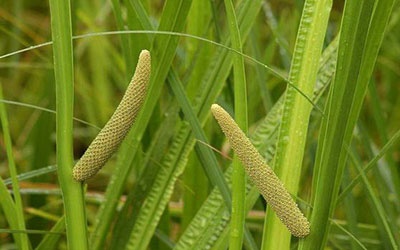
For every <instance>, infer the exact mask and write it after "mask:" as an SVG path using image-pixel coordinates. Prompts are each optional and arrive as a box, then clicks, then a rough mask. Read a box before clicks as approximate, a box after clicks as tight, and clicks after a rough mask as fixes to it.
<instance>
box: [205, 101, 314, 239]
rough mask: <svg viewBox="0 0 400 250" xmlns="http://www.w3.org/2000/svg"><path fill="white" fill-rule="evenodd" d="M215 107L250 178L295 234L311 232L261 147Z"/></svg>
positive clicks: (212, 107)
mask: <svg viewBox="0 0 400 250" xmlns="http://www.w3.org/2000/svg"><path fill="white" fill-rule="evenodd" d="M211 111H212V113H213V115H214V117H215V119H216V120H217V121H218V124H219V125H220V127H221V129H222V131H223V132H224V134H225V136H226V137H227V138H228V140H229V142H230V143H231V146H232V148H233V150H234V152H235V153H236V155H237V156H238V158H239V159H240V161H241V162H242V164H243V166H244V168H245V170H246V172H247V174H248V175H249V177H250V179H251V180H252V181H253V183H254V184H255V185H256V187H257V188H258V190H259V191H260V193H261V195H262V196H263V197H264V199H265V200H266V201H267V202H268V204H269V205H270V206H271V208H272V209H273V210H274V211H275V213H276V215H277V216H278V217H279V219H280V220H281V221H282V222H283V224H285V225H286V227H287V228H288V229H289V231H290V232H291V233H292V234H293V235H294V236H296V237H305V236H307V235H308V234H309V233H310V223H309V222H308V220H307V218H306V217H305V216H304V215H303V214H302V212H301V211H300V209H299V208H298V206H297V204H296V203H295V202H294V200H293V199H292V197H291V196H290V194H289V192H288V191H287V190H286V188H285V187H284V186H283V183H282V182H281V181H280V180H279V178H278V177H277V176H276V175H275V173H274V172H273V171H272V169H271V168H270V167H269V166H268V165H267V163H266V162H265V160H264V159H263V158H262V156H261V155H260V153H258V151H257V149H256V148H255V147H254V146H253V144H251V142H250V140H249V139H248V138H247V137H246V135H245V134H244V133H243V131H242V130H241V129H240V128H239V126H238V125H237V124H236V122H235V121H234V120H233V119H232V117H231V116H230V115H229V114H228V113H227V112H226V111H225V110H224V109H223V108H221V107H220V106H219V105H217V104H213V105H212V106H211Z"/></svg>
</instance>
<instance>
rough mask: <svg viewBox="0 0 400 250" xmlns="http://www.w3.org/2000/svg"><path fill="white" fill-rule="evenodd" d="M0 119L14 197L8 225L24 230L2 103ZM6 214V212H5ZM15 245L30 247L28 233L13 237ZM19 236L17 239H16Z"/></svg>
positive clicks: (0, 95)
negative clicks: (13, 220)
mask: <svg viewBox="0 0 400 250" xmlns="http://www.w3.org/2000/svg"><path fill="white" fill-rule="evenodd" d="M0 99H3V88H2V87H1V85H0ZM0 119H1V127H2V130H3V136H4V144H5V147H6V151H7V160H8V169H9V170H10V175H11V180H12V190H13V197H14V202H15V206H14V209H15V210H14V211H12V212H13V213H14V214H13V215H12V216H15V221H16V223H15V224H16V225H15V226H17V227H16V228H14V227H13V225H12V223H10V226H11V228H12V229H15V230H26V227H25V219H24V212H23V211H24V208H23V204H22V199H21V194H20V192H19V182H18V179H17V174H18V173H17V168H16V167H15V162H14V156H13V153H12V142H11V136H10V130H9V125H8V118H7V111H6V108H5V107H4V103H2V102H1V103H0ZM7 195H8V194H7ZM6 215H7V213H6ZM15 238H16V242H17V245H18V246H19V248H20V249H30V243H29V239H28V235H27V234H26V233H22V234H20V235H18V236H16V237H15ZM17 238H19V239H17Z"/></svg>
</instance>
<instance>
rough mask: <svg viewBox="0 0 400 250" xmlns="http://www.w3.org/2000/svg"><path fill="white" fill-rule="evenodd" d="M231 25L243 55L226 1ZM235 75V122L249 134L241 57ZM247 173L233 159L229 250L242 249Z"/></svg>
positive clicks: (229, 0) (235, 45)
mask: <svg viewBox="0 0 400 250" xmlns="http://www.w3.org/2000/svg"><path fill="white" fill-rule="evenodd" d="M224 2H225V9H226V15H227V19H228V23H229V33H230V36H231V43H232V48H233V49H235V50H236V51H238V52H240V53H242V42H241V38H240V30H239V24H238V22H237V19H236V13H235V7H234V6H233V2H232V0H224ZM233 75H234V92H235V120H236V122H237V124H238V125H239V127H240V128H241V129H242V131H243V132H244V133H247V91H246V76H245V72H244V60H243V57H242V56H241V55H237V54H235V55H234V56H233ZM245 177H246V175H245V171H244V168H243V166H242V164H241V163H240V161H239V159H238V158H237V156H236V154H235V156H234V159H233V173H232V215H231V221H232V227H231V230H230V241H229V249H232V250H233V249H238V250H239V249H242V242H243V230H244V223H245V206H244V201H245V197H246V179H245Z"/></svg>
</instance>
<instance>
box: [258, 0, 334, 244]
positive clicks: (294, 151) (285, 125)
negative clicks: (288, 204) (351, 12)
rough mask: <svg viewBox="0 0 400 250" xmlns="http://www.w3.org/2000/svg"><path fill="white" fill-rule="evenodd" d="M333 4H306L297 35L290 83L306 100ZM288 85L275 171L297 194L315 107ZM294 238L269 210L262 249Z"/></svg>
mask: <svg viewBox="0 0 400 250" xmlns="http://www.w3.org/2000/svg"><path fill="white" fill-rule="evenodd" d="M331 6H332V0H322V1H317V0H306V1H305V3H304V7H303V14H302V17H301V21H300V27H299V30H298V34H297V39H296V45H295V49H294V55H293V59H292V64H291V68H290V74H289V81H290V82H291V83H292V84H293V85H294V86H296V87H297V88H298V90H301V91H302V92H303V94H305V95H306V96H312V94H313V90H314V86H315V83H316V79H317V73H318V66H319V61H320V57H321V51H322V45H323V41H324V38H325V32H326V27H327V24H328V19H329V13H330V9H331ZM298 90H297V89H295V88H293V87H291V86H290V85H288V87H287V90H286V93H285V102H284V107H283V114H282V123H281V125H280V128H279V137H278V143H277V150H276V155H275V159H274V171H275V173H276V174H277V175H278V176H279V178H280V179H281V180H282V182H283V183H284V185H285V187H286V188H287V190H288V191H289V192H290V193H291V194H292V195H296V194H297V191H298V186H299V181H300V175H301V167H302V163H303V156H304V148H305V143H306V138H307V131H308V121H309V117H310V113H311V110H312V108H313V107H312V105H311V104H310V102H309V101H308V100H306V99H305V98H304V97H303V96H302V95H301V94H300V93H298ZM290 239H291V235H290V233H289V231H288V230H287V228H286V227H285V225H284V224H283V223H282V222H281V220H280V219H279V218H278V217H277V216H276V214H275V212H273V211H272V209H270V207H269V208H268V209H267V213H266V219H265V224H264V236H263V243H262V249H266V250H267V249H269V250H272V249H289V248H290Z"/></svg>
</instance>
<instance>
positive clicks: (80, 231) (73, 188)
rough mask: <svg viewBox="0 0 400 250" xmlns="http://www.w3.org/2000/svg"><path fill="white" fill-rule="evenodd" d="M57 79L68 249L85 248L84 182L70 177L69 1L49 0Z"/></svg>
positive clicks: (59, 153)
mask: <svg viewBox="0 0 400 250" xmlns="http://www.w3.org/2000/svg"><path fill="white" fill-rule="evenodd" d="M50 12H51V29H52V37H53V56H54V74H55V82H56V111H57V117H56V123H57V125H56V126H57V136H56V141H57V166H58V179H59V181H60V186H61V191H62V194H63V200H64V209H65V216H66V222H65V223H66V229H67V230H66V231H67V241H68V248H69V249H80V250H85V249H88V243H87V230H86V216H85V203H84V196H83V188H82V187H83V185H82V184H81V183H79V182H77V181H75V180H74V179H73V178H72V167H73V163H74V162H73V155H72V114H73V100H74V92H73V91H74V84H73V82H74V77H73V55H72V31H71V13H70V1H69V0H66V1H58V0H50Z"/></svg>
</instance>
